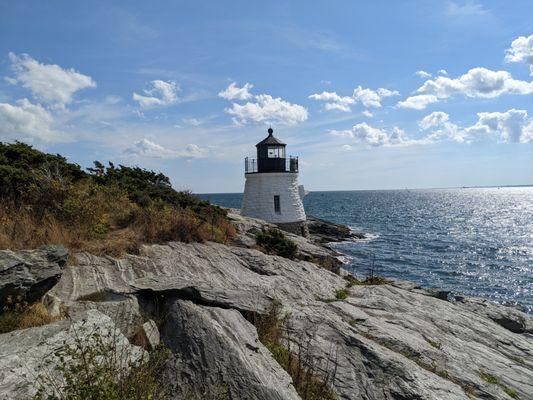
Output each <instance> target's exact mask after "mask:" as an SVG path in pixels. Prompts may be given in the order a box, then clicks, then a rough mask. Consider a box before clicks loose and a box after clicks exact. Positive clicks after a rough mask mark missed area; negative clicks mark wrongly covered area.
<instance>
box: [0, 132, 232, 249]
mask: <svg viewBox="0 0 533 400" xmlns="http://www.w3.org/2000/svg"><path fill="white" fill-rule="evenodd" d="M88 171H89V173H86V172H84V171H82V170H81V168H80V167H79V166H78V165H76V164H72V163H69V162H67V160H66V158H64V157H62V156H60V155H51V154H46V153H43V152H40V151H38V150H35V149H33V148H32V147H31V146H28V145H26V144H24V143H20V142H16V143H13V144H9V143H2V142H0V249H4V248H10V249H20V248H31V247H36V246H40V245H43V244H63V245H65V246H67V247H69V248H71V249H74V250H88V251H92V252H94V253H97V254H111V255H115V256H119V255H121V254H122V253H124V252H136V251H137V250H138V248H139V245H140V244H141V243H161V242H165V241H170V240H177V241H185V242H192V241H204V240H212V241H217V242H227V241H228V240H229V239H230V238H231V237H232V236H234V235H235V233H236V231H235V228H234V227H233V225H231V223H230V222H229V220H228V218H227V215H226V214H227V213H226V211H225V210H223V209H221V208H220V207H217V206H214V205H211V204H209V203H208V202H206V201H202V200H200V199H199V198H197V197H196V196H193V195H192V194H191V193H189V192H178V191H176V190H174V189H173V188H172V186H171V184H170V180H169V178H168V177H166V176H165V175H163V174H161V173H156V172H153V171H147V170H145V169H142V168H139V167H126V166H123V165H119V166H118V167H115V165H114V164H112V163H109V166H108V167H104V165H103V164H101V163H100V162H98V161H95V162H94V168H89V169H88Z"/></svg>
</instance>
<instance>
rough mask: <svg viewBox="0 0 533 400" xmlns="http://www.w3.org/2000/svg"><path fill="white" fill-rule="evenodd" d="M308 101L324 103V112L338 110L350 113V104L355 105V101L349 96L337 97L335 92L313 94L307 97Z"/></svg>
mask: <svg viewBox="0 0 533 400" xmlns="http://www.w3.org/2000/svg"><path fill="white" fill-rule="evenodd" d="M309 98H310V99H313V100H317V101H323V102H326V104H325V105H324V108H325V109H326V110H339V111H344V112H350V111H351V110H350V104H353V103H355V100H354V99H353V98H351V97H349V96H339V95H338V94H337V93H335V92H322V93H315V94H312V95H311V96H309Z"/></svg>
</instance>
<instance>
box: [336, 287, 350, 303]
mask: <svg viewBox="0 0 533 400" xmlns="http://www.w3.org/2000/svg"><path fill="white" fill-rule="evenodd" d="M347 297H348V291H347V290H346V289H337V290H336V291H335V298H336V299H337V300H344V299H346V298H347Z"/></svg>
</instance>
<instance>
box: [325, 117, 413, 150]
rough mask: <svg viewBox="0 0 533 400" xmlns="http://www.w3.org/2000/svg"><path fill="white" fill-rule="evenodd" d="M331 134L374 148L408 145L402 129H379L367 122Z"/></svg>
mask: <svg viewBox="0 0 533 400" xmlns="http://www.w3.org/2000/svg"><path fill="white" fill-rule="evenodd" d="M329 133H330V134H331V135H333V136H339V137H345V138H349V139H353V141H354V142H356V143H362V144H366V145H369V146H372V147H379V146H398V145H404V144H408V141H407V139H406V137H405V132H404V131H403V130H402V129H400V128H398V127H393V128H392V129H391V130H385V129H379V128H374V127H372V126H370V125H368V124H367V123H366V122H363V123H360V124H357V125H354V126H353V127H352V129H349V130H344V131H336V130H333V131H330V132H329ZM350 148H351V146H350Z"/></svg>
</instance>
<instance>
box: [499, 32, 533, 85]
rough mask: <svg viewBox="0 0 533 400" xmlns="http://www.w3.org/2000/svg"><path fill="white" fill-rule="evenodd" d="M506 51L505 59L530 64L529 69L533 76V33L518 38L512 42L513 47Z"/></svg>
mask: <svg viewBox="0 0 533 400" xmlns="http://www.w3.org/2000/svg"><path fill="white" fill-rule="evenodd" d="M505 53H506V54H505V61H507V62H524V63H526V64H528V65H529V71H530V73H531V75H532V76H533V35H530V36H528V37H525V36H520V37H518V38H516V39H515V40H513V42H512V43H511V48H510V49H507V50H505Z"/></svg>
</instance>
